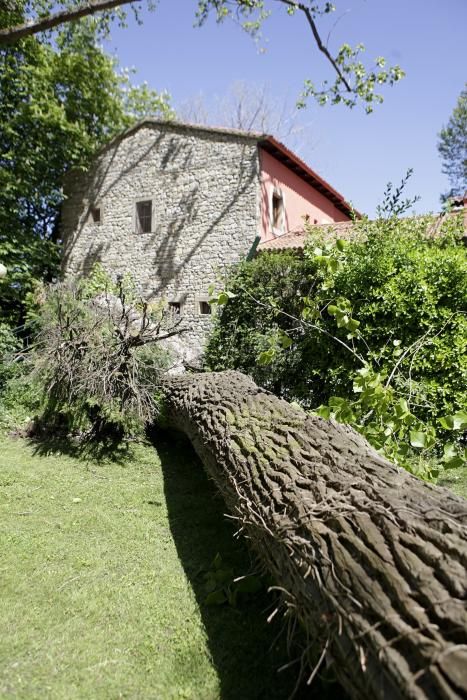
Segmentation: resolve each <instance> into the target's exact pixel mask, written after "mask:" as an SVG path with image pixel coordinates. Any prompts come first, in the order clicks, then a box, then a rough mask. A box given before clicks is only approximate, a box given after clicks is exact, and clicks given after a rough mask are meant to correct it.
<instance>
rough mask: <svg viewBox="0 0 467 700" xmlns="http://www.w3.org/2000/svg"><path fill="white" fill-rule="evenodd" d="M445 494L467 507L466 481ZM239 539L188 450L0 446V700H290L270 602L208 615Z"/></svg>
mask: <svg viewBox="0 0 467 700" xmlns="http://www.w3.org/2000/svg"><path fill="white" fill-rule="evenodd" d="M64 450H65V452H64ZM66 450H67V451H68V453H66ZM446 485H448V486H449V487H451V488H452V489H453V490H455V491H456V492H458V493H460V494H461V495H462V494H463V495H467V470H458V472H450V473H449V474H448V482H447V483H446ZM232 534H233V531H232V528H231V526H230V524H229V522H228V521H227V520H226V519H225V518H224V517H223V505H222V502H221V500H220V499H219V498H218V497H217V496H216V495H215V493H214V490H213V488H212V486H211V484H210V483H209V482H208V481H207V479H206V477H205V475H204V472H203V470H202V468H201V465H200V464H199V462H198V461H197V459H196V457H195V455H194V454H193V452H192V451H191V449H190V448H189V447H188V446H187V445H186V444H183V443H179V438H175V437H174V438H169V437H167V436H166V437H164V438H160V439H158V440H157V441H156V446H155V447H153V446H151V445H134V446H132V447H131V448H130V449H129V451H128V452H127V453H122V454H120V456H119V458H118V459H115V460H114V461H106V462H102V461H101V462H97V461H95V460H93V459H87V460H85V459H82V458H78V457H77V455H76V454H74V453H73V450H72V449H71V448H70V447H69V446H66V445H61V446H60V449H58V448H56V447H53V446H52V445H34V444H32V443H27V442H25V441H23V440H18V439H15V440H13V439H10V438H0V539H1V545H0V549H1V552H2V557H1V561H0V579H1V581H0V586H1V591H2V594H1V597H0V627H1V629H2V634H1V637H0V697H5V698H24V699H25V700H33V699H35V698H41V699H42V698H47V699H51V700H55V699H56V700H75V699H78V698H82V699H83V700H84V699H86V700H89V699H92V700H101V699H102V700H103V699H107V698H108V699H109V700H110V699H112V700H113V699H114V698H131V699H140V698H141V699H144V700H146V699H157V700H159V699H160V700H166V699H167V700H171V699H172V698H173V699H189V698H194V699H196V700H211V699H212V700H214V699H217V698H223V699H224V700H229V699H232V700H233V699H235V700H249V699H251V700H253V699H258V700H259V699H261V698H264V699H265V700H266V699H268V700H269V699H271V700H274V699H281V700H285V698H287V697H288V696H289V695H290V693H291V691H292V689H293V686H294V684H295V669H294V668H293V669H290V670H289V671H286V672H285V673H281V674H277V668H278V667H279V666H281V665H282V664H284V663H285V662H286V661H287V660H288V659H287V657H286V652H285V649H284V644H283V637H284V635H282V637H279V641H275V639H276V637H277V635H278V634H279V633H280V631H281V627H280V622H279V621H277V622H275V623H272V624H271V625H267V624H266V621H265V620H266V617H267V614H268V612H269V610H270V609H271V607H270V606H271V599H270V596H268V595H267V594H266V592H265V591H264V592H262V593H259V594H257V595H256V596H254V597H253V598H252V599H250V600H249V601H243V602H241V604H240V605H239V606H238V607H237V608H232V607H228V606H222V607H210V606H206V605H205V604H204V598H205V595H206V592H205V589H204V573H205V572H206V570H208V569H209V567H210V563H211V562H212V559H213V558H214V556H215V555H216V553H217V552H220V553H221V554H222V557H223V560H224V562H225V563H226V564H227V565H228V566H232V567H233V568H234V571H235V574H236V575H242V574H244V573H247V572H248V571H249V570H250V567H251V562H250V560H249V557H248V554H247V552H246V550H245V549H244V547H243V546H242V545H241V544H240V543H238V542H237V541H236V540H234V539H233V537H232ZM305 695H306V697H310V694H309V690H308V694H306V691H305V690H303V689H302V690H300V692H299V694H298V696H296V697H297V698H299V697H305ZM314 695H315V697H317V698H320V699H323V698H324V697H325V696H326V695H325V688H324V687H323V686H317V687H315V688H314ZM329 696H330V697H332V696H334V697H337V698H342V697H343V693H342V691H338V690H336V689H334V690H333V689H330V691H329Z"/></svg>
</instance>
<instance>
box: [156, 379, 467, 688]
mask: <svg viewBox="0 0 467 700" xmlns="http://www.w3.org/2000/svg"><path fill="white" fill-rule="evenodd" d="M165 394H166V407H167V416H168V420H169V423H170V424H171V425H172V426H173V427H175V428H177V429H180V430H182V431H183V432H184V433H186V435H187V436H188V437H189V439H190V440H191V442H192V443H193V445H194V447H195V449H196V451H197V452H198V454H199V456H200V458H201V460H202V461H203V463H204V465H205V468H206V469H207V471H208V473H209V475H210V476H211V477H212V478H213V479H214V480H215V482H216V484H217V486H218V487H219V489H220V491H221V492H222V494H223V496H224V498H225V501H226V503H227V506H228V508H229V510H230V512H231V513H232V515H233V516H235V517H236V518H238V521H239V524H240V526H241V528H242V530H243V532H244V534H245V535H246V537H247V538H248V539H249V540H250V542H251V545H252V546H253V548H254V550H255V551H256V553H257V554H258V555H259V557H260V559H261V560H262V562H263V564H264V565H265V566H266V567H267V569H268V570H269V571H270V572H271V573H272V575H273V578H274V579H275V581H276V582H277V585H278V587H279V588H280V589H281V591H282V595H283V600H284V603H285V605H286V606H287V608H288V610H289V611H290V612H291V613H293V615H294V616H295V618H296V619H298V620H299V622H300V623H301V625H302V626H303V627H304V628H305V630H306V631H307V634H308V638H309V640H310V643H311V642H313V641H315V642H316V641H317V642H318V643H319V644H320V645H321V649H322V652H323V653H322V654H321V657H322V658H321V661H323V660H324V659H326V661H327V662H328V663H329V662H332V663H333V666H334V668H335V671H336V673H337V676H338V678H339V679H340V681H341V682H342V684H343V685H344V687H346V688H347V690H348V692H349V693H350V694H351V696H352V697H355V698H368V699H369V700H374V699H375V698H384V699H385V700H390V699H392V698H416V699H418V698H453V699H454V698H465V697H467V610H466V599H467V580H466V564H467V501H465V500H463V499H461V498H458V497H456V496H454V495H453V494H451V493H450V492H449V491H447V490H446V489H442V488H439V487H434V486H430V485H428V484H425V483H423V482H421V481H419V480H417V479H416V478H415V477H413V476H411V475H410V474H408V473H407V472H405V471H403V470H400V469H398V468H396V467H395V466H394V465H392V464H390V463H389V462H387V461H386V460H385V459H383V458H382V457H381V456H380V455H379V454H378V453H377V452H375V451H374V450H373V449H372V448H371V446H370V445H369V444H368V443H367V442H366V441H365V440H364V439H363V438H362V437H361V436H360V435H358V434H357V433H355V432H354V431H353V430H351V429H350V428H348V427H346V426H343V425H339V424H337V423H334V422H333V421H324V420H322V419H320V418H315V417H309V416H307V414H305V413H304V412H303V411H302V410H300V409H299V408H298V407H295V406H292V405H290V404H288V403H287V402H286V401H283V400H281V399H278V398H276V397H275V396H273V395H271V394H270V393H268V392H266V391H264V390H262V389H260V388H258V387H257V386H256V385H255V384H254V382H253V381H252V380H250V379H249V378H247V377H245V376H244V375H242V374H240V373H237V372H223V373H212V374H198V375H189V376H186V375H185V376H183V377H173V378H171V379H169V380H168V382H167V384H166V385H165Z"/></svg>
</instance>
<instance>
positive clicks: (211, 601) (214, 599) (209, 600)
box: [204, 591, 227, 605]
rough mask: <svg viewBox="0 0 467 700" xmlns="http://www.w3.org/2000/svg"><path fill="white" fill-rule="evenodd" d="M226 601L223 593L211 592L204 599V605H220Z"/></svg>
mask: <svg viewBox="0 0 467 700" xmlns="http://www.w3.org/2000/svg"><path fill="white" fill-rule="evenodd" d="M226 601H227V596H226V595H225V593H224V591H213V592H212V593H209V595H207V596H206V598H205V599H204V604H205V605H222V604H223V603H225V602H226Z"/></svg>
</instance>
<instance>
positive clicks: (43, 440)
mask: <svg viewBox="0 0 467 700" xmlns="http://www.w3.org/2000/svg"><path fill="white" fill-rule="evenodd" d="M29 443H30V445H32V447H33V452H34V454H35V455H40V456H41V457H46V456H47V455H52V454H53V455H59V454H62V455H67V456H68V457H75V458H77V459H85V460H92V461H94V462H97V463H99V462H109V461H110V462H114V463H116V464H121V465H124V464H126V463H127V461H128V457H129V454H130V449H131V443H129V442H128V441H126V440H122V439H121V438H115V439H112V438H107V439H105V440H99V441H96V440H86V439H83V438H72V437H70V436H68V435H66V434H60V433H58V434H53V433H47V432H44V433H43V434H38V435H34V437H31V438H29Z"/></svg>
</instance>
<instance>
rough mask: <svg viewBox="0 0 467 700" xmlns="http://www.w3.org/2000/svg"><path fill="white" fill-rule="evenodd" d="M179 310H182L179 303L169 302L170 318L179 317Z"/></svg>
mask: <svg viewBox="0 0 467 700" xmlns="http://www.w3.org/2000/svg"><path fill="white" fill-rule="evenodd" d="M181 310H182V308H181V304H180V302H179V301H169V312H170V313H171V314H172V316H180V313H181Z"/></svg>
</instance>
